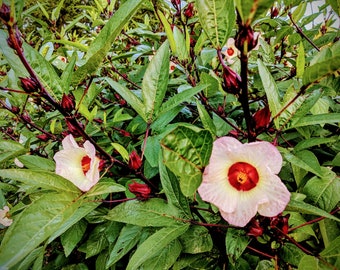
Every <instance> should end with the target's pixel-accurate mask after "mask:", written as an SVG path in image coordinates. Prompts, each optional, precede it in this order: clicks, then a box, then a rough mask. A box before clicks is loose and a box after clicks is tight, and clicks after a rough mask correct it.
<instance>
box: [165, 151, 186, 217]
mask: <svg viewBox="0 0 340 270" xmlns="http://www.w3.org/2000/svg"><path fill="white" fill-rule="evenodd" d="M159 175H160V179H161V184H162V187H163V190H164V192H165V195H166V198H167V200H168V203H169V204H172V205H174V206H175V207H176V208H178V209H181V210H182V211H183V213H185V215H186V217H188V218H190V217H191V213H190V206H189V202H188V200H187V198H186V197H185V196H184V195H183V193H182V192H181V190H180V186H179V181H178V179H177V177H176V176H175V175H174V174H173V173H172V172H171V171H170V170H169V169H167V168H166V166H165V165H164V163H163V160H162V155H161V154H160V155H159Z"/></svg>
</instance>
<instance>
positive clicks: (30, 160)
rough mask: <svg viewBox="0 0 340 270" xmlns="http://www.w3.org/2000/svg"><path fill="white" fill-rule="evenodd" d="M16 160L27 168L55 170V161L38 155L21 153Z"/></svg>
mask: <svg viewBox="0 0 340 270" xmlns="http://www.w3.org/2000/svg"><path fill="white" fill-rule="evenodd" d="M18 160H19V161H20V162H21V163H22V164H24V165H25V167H27V168H28V169H37V170H39V169H40V170H46V171H55V163H54V162H53V161H52V160H50V159H48V158H43V157H39V156H32V155H23V156H20V157H18Z"/></svg>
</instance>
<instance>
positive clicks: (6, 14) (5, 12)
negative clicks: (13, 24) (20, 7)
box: [0, 3, 11, 22]
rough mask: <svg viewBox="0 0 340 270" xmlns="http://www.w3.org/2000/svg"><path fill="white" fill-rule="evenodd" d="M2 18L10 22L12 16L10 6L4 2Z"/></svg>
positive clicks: (0, 16)
mask: <svg viewBox="0 0 340 270" xmlns="http://www.w3.org/2000/svg"><path fill="white" fill-rule="evenodd" d="M0 18H1V19H2V20H3V21H4V22H9V20H10V18H11V11H10V9H9V6H7V5H5V4H4V3H2V6H1V8H0Z"/></svg>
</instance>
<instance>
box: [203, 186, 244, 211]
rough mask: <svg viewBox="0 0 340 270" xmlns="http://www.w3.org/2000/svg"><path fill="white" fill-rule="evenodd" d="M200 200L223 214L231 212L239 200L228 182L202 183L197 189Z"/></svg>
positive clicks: (237, 194) (237, 193)
mask: <svg viewBox="0 0 340 270" xmlns="http://www.w3.org/2000/svg"><path fill="white" fill-rule="evenodd" d="M198 193H199V194H200V196H201V198H202V200H204V201H207V202H210V203H212V204H214V205H215V206H216V207H218V208H219V209H223V211H225V212H233V211H235V208H236V206H237V203H238V200H239V192H237V191H236V190H235V189H234V188H233V187H232V186H230V184H229V182H225V181H224V182H221V181H220V182H218V183H216V182H211V181H207V182H202V184H201V185H200V186H199V188H198Z"/></svg>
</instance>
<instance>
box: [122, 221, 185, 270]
mask: <svg viewBox="0 0 340 270" xmlns="http://www.w3.org/2000/svg"><path fill="white" fill-rule="evenodd" d="M188 228H189V225H182V226H175V227H165V228H162V229H160V230H159V231H157V232H155V233H154V234H153V235H151V236H150V237H149V238H148V239H146V240H145V241H144V242H143V243H142V244H141V245H140V246H139V247H138V249H137V250H136V252H135V253H134V254H133V255H132V257H131V258H130V260H129V264H128V265H127V267H126V270H134V269H138V267H139V266H140V265H141V264H143V263H144V262H145V261H146V260H148V259H150V258H152V257H154V256H155V255H157V254H159V253H160V251H161V250H163V249H164V248H165V247H166V246H167V245H168V244H169V243H170V242H172V241H173V240H175V239H176V238H177V237H179V236H180V235H182V234H183V233H185V231H186V230H187V229H188Z"/></svg>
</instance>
